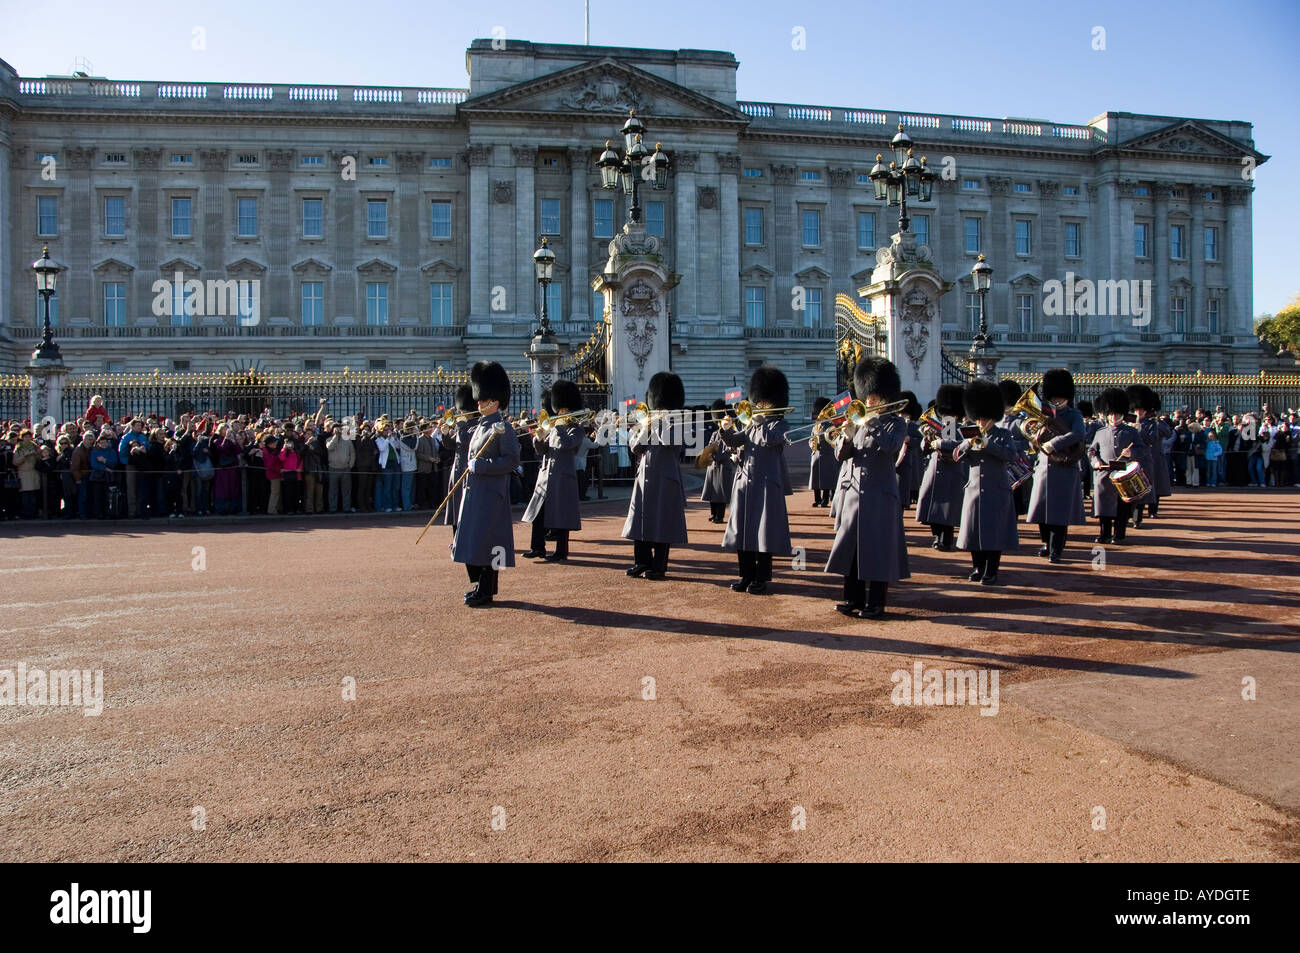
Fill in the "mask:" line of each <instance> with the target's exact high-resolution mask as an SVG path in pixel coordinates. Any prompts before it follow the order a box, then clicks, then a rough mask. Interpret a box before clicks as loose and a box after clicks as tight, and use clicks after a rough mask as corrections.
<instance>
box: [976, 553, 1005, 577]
mask: <svg viewBox="0 0 1300 953" xmlns="http://www.w3.org/2000/svg"><path fill="white" fill-rule="evenodd" d="M970 561H971V565H972V566H974V568H975V569H976V570H977V571H978V572H979V573H980V574H981V575H984V576H996V575H997V574H998V566H999V565H1000V564H1001V562H1002V550H1000V549H972V550H971V552H970Z"/></svg>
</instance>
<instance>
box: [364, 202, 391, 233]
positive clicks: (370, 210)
mask: <svg viewBox="0 0 1300 953" xmlns="http://www.w3.org/2000/svg"><path fill="white" fill-rule="evenodd" d="M366 237H367V238H387V237H388V200H387V199H367V200H366Z"/></svg>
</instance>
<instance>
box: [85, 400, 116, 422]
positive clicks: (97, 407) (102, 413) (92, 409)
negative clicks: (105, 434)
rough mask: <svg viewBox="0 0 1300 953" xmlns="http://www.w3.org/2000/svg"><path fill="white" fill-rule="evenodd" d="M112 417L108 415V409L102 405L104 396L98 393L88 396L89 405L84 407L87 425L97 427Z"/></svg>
mask: <svg viewBox="0 0 1300 953" xmlns="http://www.w3.org/2000/svg"><path fill="white" fill-rule="evenodd" d="M112 419H113V418H111V417H110V416H109V415H108V409H107V408H106V407H105V406H104V398H102V397H100V396H99V395H98V394H96V395H95V396H94V397H92V398H90V406H89V407H87V408H86V425H87V426H88V427H99V426H100V425H102V424H106V423H108V422H109V421H110V420H112Z"/></svg>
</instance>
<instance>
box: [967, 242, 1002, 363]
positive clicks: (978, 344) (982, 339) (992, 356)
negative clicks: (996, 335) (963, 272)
mask: <svg viewBox="0 0 1300 953" xmlns="http://www.w3.org/2000/svg"><path fill="white" fill-rule="evenodd" d="M970 279H971V286H972V287H973V288H974V290H975V293H976V294H977V295H979V299H980V329H979V331H977V332H976V334H975V338H974V340H972V341H971V345H970V352H969V354H967V364H968V366H969V367H970V373H971V377H973V378H974V379H976V380H983V381H996V380H997V377H998V374H997V367H998V354H997V351H996V350H995V349H994V347H993V345H992V342H990V341H989V325H988V319H987V316H986V312H985V309H984V299H985V298H986V297H987V296H988V293H989V288H991V287H992V286H993V266H992V265H990V264H989V263H988V262H987V261H985V260H984V256H983V255H980V256H979V258H978V259H977V260H976V262H975V267H974V268H972V269H971V270H970Z"/></svg>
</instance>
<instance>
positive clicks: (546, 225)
mask: <svg viewBox="0 0 1300 953" xmlns="http://www.w3.org/2000/svg"><path fill="white" fill-rule="evenodd" d="M538 205H539V212H540V215H539V218H540V219H541V223H542V234H543V235H558V234H560V200H559V199H542V200H541V202H539V203H538Z"/></svg>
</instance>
